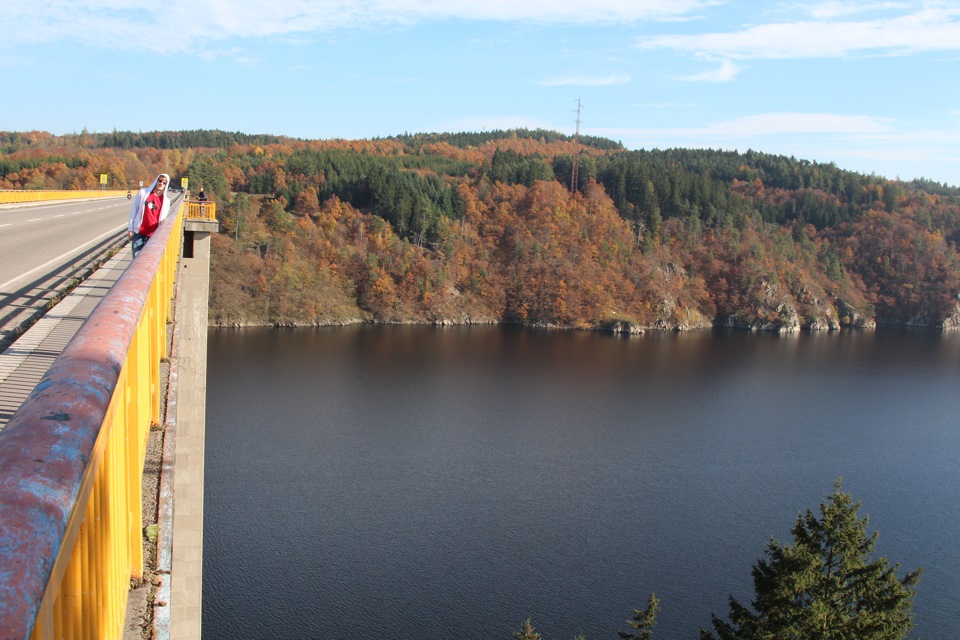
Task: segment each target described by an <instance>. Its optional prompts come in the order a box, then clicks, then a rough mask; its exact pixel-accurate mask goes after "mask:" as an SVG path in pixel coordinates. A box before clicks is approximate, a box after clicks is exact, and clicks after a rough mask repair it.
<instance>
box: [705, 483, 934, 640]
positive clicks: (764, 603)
mask: <svg viewBox="0 0 960 640" xmlns="http://www.w3.org/2000/svg"><path fill="white" fill-rule="evenodd" d="M859 509H860V503H859V502H856V503H854V502H853V499H852V498H851V496H850V494H848V493H844V492H843V491H841V481H840V480H837V482H836V483H835V484H834V491H833V493H832V494H831V495H830V496H829V497H828V498H827V501H826V502H822V503H821V504H820V517H819V518H818V517H817V516H816V515H815V514H814V513H813V512H811V511H810V510H809V509H808V510H807V512H806V513H805V514H801V515H799V516H798V517H797V522H796V524H795V525H794V526H793V530H792V534H793V537H794V544H793V546H789V545H781V544H780V543H779V542H777V541H776V540H771V541H770V542H769V543H768V544H767V551H766V553H767V559H766V560H759V561H757V564H755V565H754V568H753V584H754V592H755V599H754V601H753V608H754V609H755V612H754V611H751V610H750V609H749V608H747V607H745V606H743V605H742V604H740V603H739V602H738V601H737V600H736V599H735V598H733V597H732V596H731V597H730V622H725V621H723V620H720V619H719V618H717V616H715V615H714V616H711V618H712V622H713V627H714V630H715V632H716V635H714V634H713V633H711V632H710V631H707V630H704V629H701V630H700V637H701V640H717V639H719V640H759V639H761V638H762V639H763V640H799V639H805V638H817V639H818V640H902V639H903V638H906V637H907V635H908V634H909V633H910V631H911V630H912V629H913V614H912V613H911V607H912V606H913V598H914V595H915V594H916V587H917V583H918V582H919V581H920V575H921V573H922V572H923V569H922V568H921V569H917V570H916V571H913V572H910V573H907V574H906V576H905V577H904V578H902V579H901V578H899V577H898V576H897V573H898V571H899V570H900V565H899V564H895V565H893V566H892V567H891V566H890V565H889V563H888V561H887V559H886V558H883V557H881V558H879V559H876V560H873V559H871V558H870V556H871V554H872V553H873V550H874V545H875V544H876V540H877V535H878V533H877V532H874V533H873V534H871V535H867V523H868V518H866V517H865V518H860V517H859V516H858V515H857V512H858V511H859Z"/></svg>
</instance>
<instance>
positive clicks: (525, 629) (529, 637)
mask: <svg viewBox="0 0 960 640" xmlns="http://www.w3.org/2000/svg"><path fill="white" fill-rule="evenodd" d="M513 637H514V638H515V640H540V634H539V633H537V631H536V630H535V629H534V628H533V624H532V623H531V622H530V618H527V619H526V621H525V622H524V623H523V625H522V626H521V627H520V631H514V632H513Z"/></svg>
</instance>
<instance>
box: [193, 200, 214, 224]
mask: <svg viewBox="0 0 960 640" xmlns="http://www.w3.org/2000/svg"><path fill="white" fill-rule="evenodd" d="M185 206H186V208H187V215H186V219H187V220H216V219H217V203H216V202H211V201H209V200H203V201H201V200H187V201H186V202H185Z"/></svg>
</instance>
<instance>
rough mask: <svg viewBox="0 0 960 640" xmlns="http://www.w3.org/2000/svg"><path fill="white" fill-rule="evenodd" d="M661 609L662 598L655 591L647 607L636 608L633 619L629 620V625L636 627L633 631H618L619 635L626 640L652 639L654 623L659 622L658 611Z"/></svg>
mask: <svg viewBox="0 0 960 640" xmlns="http://www.w3.org/2000/svg"><path fill="white" fill-rule="evenodd" d="M658 611H660V600H658V599H657V595H656V594H655V593H651V594H650V598H649V599H648V600H647V608H646V609H643V610H641V609H634V610H633V619H632V620H627V626H629V627H631V628H632V629H636V630H637V631H636V633H634V632H633V631H617V635H618V636H620V637H621V638H623V639H624V640H650V634H651V632H652V631H653V625H655V624H656V623H657V612H658Z"/></svg>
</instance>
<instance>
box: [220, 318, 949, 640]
mask: <svg viewBox="0 0 960 640" xmlns="http://www.w3.org/2000/svg"><path fill="white" fill-rule="evenodd" d="M958 391H960V336H958V335H940V334H935V333H920V332H900V331H893V330H879V331H876V332H864V333H861V332H848V331H844V332H839V333H829V334H827V333H822V334H807V333H802V334H800V335H793V336H776V335H766V334H760V335H757V334H748V333H733V332H731V333H725V332H703V333H690V334H673V333H662V334H660V333H656V334H648V335H645V336H638V337H633V338H620V337H613V336H609V335H604V334H597V333H590V332H549V331H533V330H524V329H520V328H510V327H508V328H500V327H455V328H433V327H369V326H359V327H349V328H329V329H298V330H273V329H270V330H243V331H212V332H211V333H210V336H209V373H208V389H207V394H208V400H207V402H208V405H207V449H206V451H207V459H206V504H205V526H204V585H203V606H204V609H203V636H204V638H205V640H215V639H224V640H226V639H230V640H233V639H236V638H273V639H276V638H299V639H308V638H324V639H344V640H353V639H358V638H364V637H372V636H378V637H385V638H391V639H394V640H406V639H409V640H414V639H417V640H429V639H440V638H451V639H457V640H470V639H477V640H480V639H484V640H486V639H491V640H492V639H497V638H501V639H505V640H509V639H512V637H513V635H512V634H513V632H514V631H515V630H517V629H519V627H520V624H521V623H522V622H523V620H525V619H526V618H527V617H531V618H532V620H533V623H534V626H535V627H536V628H537V630H538V631H540V632H541V633H542V634H543V637H544V640H570V639H572V638H573V637H574V636H575V635H576V634H578V633H583V634H585V635H586V637H587V638H588V639H590V640H600V639H602V638H611V637H616V630H617V629H626V625H625V620H627V619H628V618H629V617H630V616H631V615H632V613H633V609H635V608H641V607H643V606H644V605H645V604H646V599H647V596H648V594H649V593H650V592H651V591H655V592H656V593H657V595H658V597H659V598H660V599H661V606H662V611H661V614H660V616H659V617H658V624H657V627H656V630H655V632H654V638H660V639H663V640H671V639H675V638H676V639H679V638H690V639H694V638H697V637H698V629H699V628H700V627H709V625H710V614H711V612H712V613H716V614H718V615H720V616H721V617H723V618H726V615H727V597H728V595H730V594H733V595H735V596H736V597H737V598H738V599H740V600H741V602H744V603H749V602H750V600H751V598H752V595H753V589H752V581H751V577H750V570H751V567H752V565H753V563H754V562H755V561H756V560H757V559H758V558H760V557H762V556H763V552H764V548H765V544H766V543H767V541H768V540H769V539H770V537H771V536H774V537H777V538H778V539H781V540H785V541H787V540H791V538H790V534H789V531H790V528H791V526H792V525H793V523H794V520H795V519H796V516H797V514H798V513H799V512H800V511H802V510H805V509H807V508H811V509H814V510H816V508H817V507H818V505H819V504H820V502H821V500H823V499H824V498H825V497H826V496H827V495H828V494H829V493H830V491H831V489H832V485H833V482H834V481H835V479H836V478H837V477H840V476H842V477H843V479H844V481H843V482H844V489H845V490H847V491H849V492H850V493H851V494H853V496H854V498H855V499H857V500H860V501H862V503H863V508H862V510H861V514H869V515H870V530H871V531H872V530H879V531H880V537H879V540H878V545H877V551H878V553H879V555H885V556H887V557H888V558H890V559H891V560H892V561H894V562H900V563H902V565H903V569H913V568H915V567H917V566H923V567H924V568H925V574H924V576H923V579H922V581H921V583H920V591H919V595H918V597H917V599H916V602H915V605H914V612H915V614H916V622H917V630H916V631H915V632H914V634H913V636H912V637H923V638H925V639H926V640H937V639H940V638H943V639H947V638H954V637H956V631H955V629H956V624H955V622H956V615H957V611H958V608H960V607H958V605H960V549H958V541H960V535H958V532H960V495H958V494H960V393H958ZM901 575H902V572H901Z"/></svg>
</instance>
